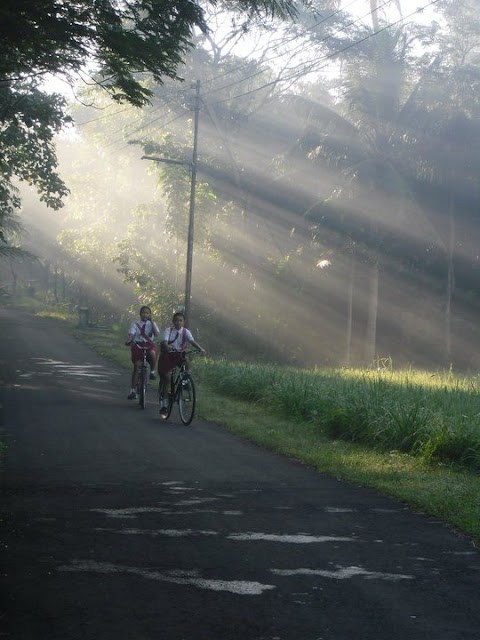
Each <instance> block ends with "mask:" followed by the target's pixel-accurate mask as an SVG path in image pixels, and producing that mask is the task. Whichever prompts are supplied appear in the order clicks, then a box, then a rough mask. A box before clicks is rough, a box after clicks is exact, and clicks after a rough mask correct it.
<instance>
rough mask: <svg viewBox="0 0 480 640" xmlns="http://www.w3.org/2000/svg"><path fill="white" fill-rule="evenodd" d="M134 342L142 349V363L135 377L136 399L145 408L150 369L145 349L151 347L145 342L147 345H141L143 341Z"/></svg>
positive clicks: (147, 349)
mask: <svg viewBox="0 0 480 640" xmlns="http://www.w3.org/2000/svg"><path fill="white" fill-rule="evenodd" d="M126 344H127V345H128V344H131V343H126ZM135 344H136V345H137V347H138V348H139V349H140V350H141V351H142V364H141V365H140V368H139V370H138V377H137V399H138V404H139V405H140V407H141V408H142V409H145V407H146V404H147V386H148V380H149V370H150V365H149V363H148V360H147V351H149V350H150V349H151V348H152V347H151V345H149V344H147V346H146V347H144V346H143V345H144V344H145V343H143V342H142V343H140V342H136V341H135Z"/></svg>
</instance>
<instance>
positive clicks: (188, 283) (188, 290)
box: [185, 80, 200, 326]
mask: <svg viewBox="0 0 480 640" xmlns="http://www.w3.org/2000/svg"><path fill="white" fill-rule="evenodd" d="M199 112H200V80H197V82H196V85H195V106H194V119H193V151H192V164H191V176H190V210H189V216H188V236H187V267H186V275H185V324H186V325H187V326H188V322H189V320H190V300H191V297H192V264H193V227H194V220H195V188H196V183H197V145H198V114H199Z"/></svg>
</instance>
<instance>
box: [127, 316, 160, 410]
mask: <svg viewBox="0 0 480 640" xmlns="http://www.w3.org/2000/svg"><path fill="white" fill-rule="evenodd" d="M159 335H160V329H159V328H158V326H157V324H156V322H154V321H153V320H152V311H151V309H150V307H146V306H143V307H142V308H141V309H140V322H132V324H131V325H130V328H129V330H128V339H127V342H126V343H125V344H126V345H129V346H131V348H132V362H133V370H132V387H131V389H130V393H129V394H128V396H127V398H128V400H135V399H136V398H137V382H138V372H139V370H140V367H141V366H142V360H143V349H142V347H145V348H148V351H147V360H148V364H149V365H150V380H154V379H155V366H156V363H157V347H156V346H155V344H154V342H153V338H156V337H157V336H159Z"/></svg>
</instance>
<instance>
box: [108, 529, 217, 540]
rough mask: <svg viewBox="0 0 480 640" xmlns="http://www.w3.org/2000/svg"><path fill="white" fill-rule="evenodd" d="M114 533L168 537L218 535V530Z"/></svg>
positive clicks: (132, 530) (140, 530)
mask: <svg viewBox="0 0 480 640" xmlns="http://www.w3.org/2000/svg"><path fill="white" fill-rule="evenodd" d="M97 531H108V529H97ZM114 533H122V534H124V535H133V536H138V535H147V536H166V537H168V538H186V537H187V536H218V535H220V534H219V533H218V531H209V530H206V531H202V530H198V531H194V530H193V529H121V530H120V531H114Z"/></svg>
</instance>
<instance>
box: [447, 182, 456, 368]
mask: <svg viewBox="0 0 480 640" xmlns="http://www.w3.org/2000/svg"><path fill="white" fill-rule="evenodd" d="M448 222H449V235H448V249H447V291H446V301H445V354H446V357H447V364H451V362H452V296H453V291H454V289H455V270H454V253H455V199H454V195H453V192H452V191H450V199H449V205H448Z"/></svg>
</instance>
